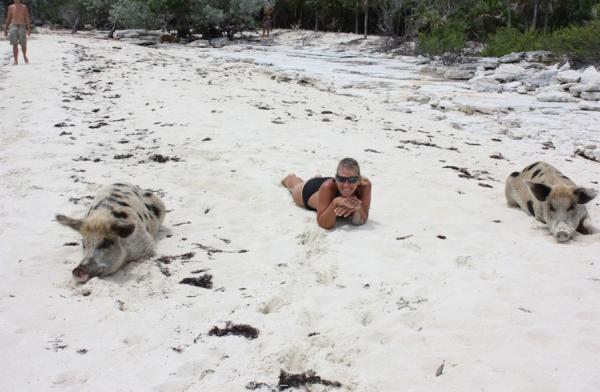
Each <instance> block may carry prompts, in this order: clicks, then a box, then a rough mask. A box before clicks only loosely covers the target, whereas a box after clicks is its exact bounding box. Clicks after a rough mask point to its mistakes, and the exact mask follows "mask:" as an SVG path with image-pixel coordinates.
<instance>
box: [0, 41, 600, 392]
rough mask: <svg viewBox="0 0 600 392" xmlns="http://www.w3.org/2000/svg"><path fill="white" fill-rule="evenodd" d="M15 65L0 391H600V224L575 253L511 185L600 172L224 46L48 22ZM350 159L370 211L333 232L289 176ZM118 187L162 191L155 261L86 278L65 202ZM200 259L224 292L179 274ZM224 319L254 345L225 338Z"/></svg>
mask: <svg viewBox="0 0 600 392" xmlns="http://www.w3.org/2000/svg"><path fill="white" fill-rule="evenodd" d="M332 37H333V38H331V39H332V40H335V39H338V38H339V37H338V36H332ZM287 44H288V43H286V42H283V43H282V45H287ZM326 49H327V47H326V45H325V44H323V51H324V52H325V51H326ZM226 50H227V51H230V52H231V51H232V49H226ZM257 53H258V54H257V56H259V55H260V52H259V51H257ZM339 53H340V56H342V55H343V52H339ZM10 57H11V49H10V46H9V45H8V44H7V43H6V41H2V42H0V63H1V67H2V72H1V73H0V119H1V122H0V176H1V180H0V183H1V184H2V186H1V187H0V201H1V207H0V221H1V222H2V226H1V227H0V243H1V244H2V245H1V247H0V259H1V263H0V279H1V280H2V285H1V286H0V358H1V359H0V361H1V366H0V390H2V391H25V390H29V391H38V390H65V391H80V390H90V391H106V390H112V391H133V390H135V391H137V390H139V391H142V390H143V391H148V390H151V391H186V390H189V391H243V390H252V389H254V390H260V391H269V390H277V389H278V388H281V387H279V386H278V381H279V375H280V372H281V371H282V370H283V371H286V372H290V373H301V372H306V371H309V370H312V371H314V372H315V373H316V374H317V375H318V376H320V377H322V378H323V379H327V380H330V381H335V382H339V383H341V386H340V387H335V386H323V385H318V384H314V385H308V386H307V387H306V389H307V390H310V391H325V390H331V391H333V390H341V391H369V392H370V391H373V392H375V391H400V390H402V391H438V390H439V391H590V392H592V391H598V390H600V380H599V379H598V377H597V374H598V363H600V340H599V337H598V336H600V308H599V307H598V298H599V294H600V259H599V258H598V255H599V250H600V239H599V238H598V236H585V237H582V236H578V237H577V238H576V239H575V240H574V241H572V242H570V243H569V244H566V245H564V244H558V243H556V241H555V240H554V239H553V238H552V237H551V236H550V234H549V232H548V231H547V230H546V229H545V228H544V226H543V225H542V224H541V223H539V222H536V221H535V220H534V219H533V218H531V217H529V216H527V215H526V214H525V213H523V212H522V211H520V210H517V209H513V208H508V207H507V206H506V202H505V199H504V179H505V178H506V176H507V175H508V174H509V173H510V172H512V171H514V170H520V169H522V167H524V166H525V165H527V164H528V163H531V162H533V161H534V160H546V161H548V162H550V163H552V164H554V165H555V166H557V167H559V168H560V169H561V170H562V171H563V172H564V173H565V174H567V175H569V176H570V177H571V178H573V179H574V180H575V181H576V182H578V183H579V184H581V185H584V186H591V187H596V188H598V186H597V181H598V168H599V166H598V165H599V164H598V163H596V162H592V161H589V160H585V159H583V158H580V157H573V156H571V155H570V154H569V153H567V152H565V151H564V150H562V149H560V148H557V149H544V148H543V147H544V146H543V145H542V144H541V141H540V139H539V138H527V137H525V138H511V137H508V136H506V135H504V134H500V133H498V132H497V130H495V129H486V128H483V129H480V130H479V131H478V132H473V131H472V130H469V129H461V128H460V127H456V126H453V124H452V122H451V121H450V120H448V119H445V118H442V117H438V118H436V119H433V118H432V117H427V116H423V115H421V114H419V113H418V112H417V113H415V112H412V113H411V112H406V111H399V110H394V108H393V107H392V106H393V105H392V103H390V100H389V99H387V98H389V96H388V97H387V98H385V97H383V96H382V95H380V94H376V93H375V92H373V93H371V92H370V90H369V88H368V86H366V87H364V88H362V89H361V88H360V86H359V87H357V88H355V90H357V91H360V94H358V93H352V94H348V93H347V92H343V93H340V92H339V91H336V90H335V89H324V88H317V87H318V85H319V83H320V82H323V81H322V80H321V81H320V82H319V79H318V75H317V76H315V79H316V82H315V81H310V80H308V79H307V80H308V81H307V80H300V83H298V80H295V79H294V78H291V79H290V78H278V77H277V75H279V74H280V72H282V71H281V70H279V69H275V68H274V67H270V66H269V65H268V64H261V63H260V58H257V59H256V60H257V61H249V60H248V59H242V60H240V59H235V58H232V57H231V56H229V55H224V51H223V50H218V49H203V50H199V49H193V48H185V47H180V46H175V47H173V46H171V47H157V48H145V47H140V46H135V45H130V44H127V43H124V42H118V41H105V40H96V39H91V38H81V37H73V36H70V35H38V36H35V37H34V38H33V39H32V40H31V42H30V60H31V64H29V65H28V66H25V65H21V66H16V67H15V66H11V65H9V64H10ZM339 61H341V62H343V59H342V57H340V58H339ZM398 62H399V63H400V62H401V61H400V60H398ZM399 65H402V64H399ZM293 68H294V64H293V61H292V60H290V69H292V70H293ZM325 82H327V81H325ZM419 83H421V84H423V83H426V77H425V76H423V80H422V81H420V82H419ZM355 87H356V86H355ZM377 87H378V88H379V89H382V88H385V86H384V85H377ZM507 99H510V98H507ZM555 118H557V117H556V116H554V117H551V116H548V117H547V118H545V121H546V122H552V121H553V119H555ZM570 131H571V132H573V133H577V129H571V130H570ZM585 137H588V136H585ZM590 137H592V138H593V137H597V136H596V135H593V136H590ZM407 141H420V142H430V143H432V144H435V145H437V146H438V147H441V148H435V147H427V146H417V145H412V144H409V143H407ZM451 147H454V148H456V149H457V150H458V151H456V150H455V149H450V148H451ZM498 153H501V154H502V156H504V157H505V158H506V159H504V160H498V159H492V158H490V156H491V155H494V154H498ZM153 154H161V155H163V156H164V157H169V158H171V159H170V160H168V161H167V162H164V163H160V162H156V161H153V160H152V159H151V156H152V155H153ZM345 156H352V157H354V158H356V159H357V160H358V161H359V162H360V163H361V168H362V171H363V172H364V174H366V175H367V176H368V177H369V178H370V179H371V180H372V182H373V184H374V185H373V202H372V207H371V213H370V219H369V222H368V223H367V224H366V225H364V226H361V227H354V226H350V225H346V224H340V225H338V227H337V228H336V229H335V230H332V231H325V230H322V229H320V228H319V227H318V226H317V224H316V220H315V214H314V213H313V212H310V211H306V210H303V209H300V208H298V207H295V206H294V205H293V203H292V200H291V198H290V196H289V194H288V192H287V191H286V190H285V189H284V188H283V187H282V186H281V185H280V180H281V178H283V176H284V175H285V174H287V173H288V172H295V173H297V174H298V175H300V176H303V177H310V176H312V175H313V174H315V173H320V174H322V175H332V174H334V170H335V165H336V163H337V161H338V160H339V159H341V158H343V157H345ZM444 166H456V167H460V168H466V169H467V170H468V171H469V172H470V173H472V174H475V176H476V177H479V179H467V178H460V177H458V175H457V174H458V173H457V172H456V171H455V170H453V169H451V168H444ZM119 181H128V182H132V183H135V184H138V185H140V186H142V187H145V188H149V189H152V190H155V191H157V192H158V193H159V194H160V195H161V196H162V197H163V200H164V201H165V204H166V206H167V210H168V213H167V217H166V220H165V223H164V227H163V229H162V230H161V233H160V236H159V239H158V242H157V246H156V256H155V257H153V258H152V259H150V260H145V261H141V262H137V263H131V264H130V265H128V266H127V267H126V268H124V269H123V270H122V271H119V272H118V273H116V274H114V275H113V276H110V277H107V278H103V279H92V280H91V281H90V282H88V283H87V284H85V285H77V284H75V283H74V282H73V280H72V278H71V270H72V269H73V268H74V267H75V266H76V265H77V263H78V260H79V259H80V257H81V249H80V246H72V243H76V245H78V244H79V243H80V239H79V237H78V235H77V233H75V232H72V231H69V230H68V229H66V228H64V227H62V226H59V225H58V224H57V223H56V221H55V220H54V214H55V213H58V212H61V213H65V214H68V215H72V216H78V215H81V214H83V213H84V212H85V208H86V206H87V205H88V203H89V197H90V196H92V195H93V194H94V192H95V191H96V190H97V189H98V188H99V187H100V186H101V185H103V184H108V183H112V182H119ZM589 210H590V213H591V215H592V217H594V218H596V219H595V220H596V221H598V220H600V206H599V202H598V201H596V200H594V201H593V202H591V203H590V205H589ZM597 225H598V223H597ZM207 246H208V247H213V248H216V250H215V249H213V250H212V251H207V250H206V247H207ZM219 250H222V252H220V251H219ZM241 250H245V251H246V252H240V251H241ZM189 252H193V253H194V254H193V256H192V257H191V258H187V259H186V258H175V259H174V260H173V261H172V262H171V263H170V264H161V263H160V262H156V261H155V260H156V259H158V258H159V257H161V256H178V255H183V254H186V253H189ZM161 270H162V272H161ZM167 270H168V273H166V272H167ZM198 271H202V272H198ZM201 273H209V274H211V275H212V276H213V284H214V287H213V289H211V290H208V289H203V288H198V287H193V286H189V285H184V284H179V282H180V281H181V280H182V279H183V278H186V277H190V276H198V275H199V274H201ZM167 275H169V276H167ZM227 322H232V323H235V324H248V325H251V326H253V327H255V328H257V329H258V330H259V331H260V333H259V336H258V338H256V339H245V338H244V337H239V336H226V337H215V336H209V335H208V332H209V330H210V329H211V328H212V327H213V326H218V327H224V326H225V325H226V323H227ZM442 364H443V365H444V366H443V371H442V373H441V374H440V375H438V376H436V372H437V373H439V371H438V370H440V365H442Z"/></svg>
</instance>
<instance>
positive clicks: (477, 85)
mask: <svg viewBox="0 0 600 392" xmlns="http://www.w3.org/2000/svg"><path fill="white" fill-rule="evenodd" d="M469 85H470V86H471V90H474V91H480V92H495V93H499V92H502V85H501V84H500V82H498V81H497V80H496V79H494V78H491V77H486V76H476V77H474V78H473V79H471V80H469Z"/></svg>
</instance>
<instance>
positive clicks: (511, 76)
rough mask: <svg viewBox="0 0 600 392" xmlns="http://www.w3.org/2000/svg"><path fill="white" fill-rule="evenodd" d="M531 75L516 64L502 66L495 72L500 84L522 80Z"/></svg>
mask: <svg viewBox="0 0 600 392" xmlns="http://www.w3.org/2000/svg"><path fill="white" fill-rule="evenodd" d="M527 75H529V71H527V70H526V69H525V68H523V67H521V66H520V65H516V64H501V65H500V66H499V67H498V68H496V71H495V72H494V78H495V79H496V80H497V81H499V82H500V83H507V82H513V81H515V80H521V79H523V78H524V77H526V76H527Z"/></svg>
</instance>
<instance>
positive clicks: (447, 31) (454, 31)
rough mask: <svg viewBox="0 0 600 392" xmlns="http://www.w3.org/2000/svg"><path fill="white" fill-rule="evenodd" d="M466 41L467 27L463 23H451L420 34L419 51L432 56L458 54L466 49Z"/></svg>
mask: <svg viewBox="0 0 600 392" xmlns="http://www.w3.org/2000/svg"><path fill="white" fill-rule="evenodd" d="M466 39H467V35H466V33H465V25H464V24H463V23H461V22H450V23H447V24H442V25H439V26H435V27H433V28H432V29H431V30H430V31H429V32H426V33H420V34H419V40H418V50H419V51H420V52H421V53H424V54H427V55H432V56H436V55H441V54H443V53H446V52H451V53H458V52H460V51H462V49H463V48H464V47H465V42H466Z"/></svg>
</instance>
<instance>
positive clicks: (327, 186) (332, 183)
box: [320, 178, 337, 190]
mask: <svg viewBox="0 0 600 392" xmlns="http://www.w3.org/2000/svg"><path fill="white" fill-rule="evenodd" d="M320 189H328V190H335V189H337V187H336V185H335V181H333V178H330V179H328V180H326V181H324V182H323V183H322V184H321V188H320Z"/></svg>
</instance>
